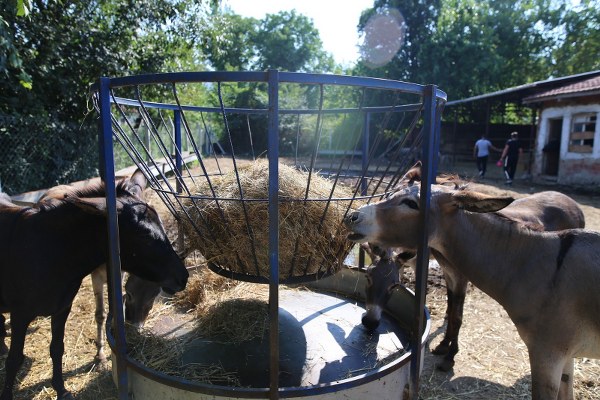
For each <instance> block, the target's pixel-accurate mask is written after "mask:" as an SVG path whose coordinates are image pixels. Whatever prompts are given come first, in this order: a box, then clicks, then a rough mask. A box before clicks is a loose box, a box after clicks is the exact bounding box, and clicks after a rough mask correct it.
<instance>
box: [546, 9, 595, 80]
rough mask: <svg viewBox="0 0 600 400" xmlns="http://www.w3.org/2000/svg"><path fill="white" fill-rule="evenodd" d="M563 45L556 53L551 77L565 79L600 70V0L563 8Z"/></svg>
mask: <svg viewBox="0 0 600 400" xmlns="http://www.w3.org/2000/svg"><path fill="white" fill-rule="evenodd" d="M560 12H561V14H562V15H561V19H560V20H561V25H560V27H561V28H562V29H561V30H560V31H559V32H558V33H557V36H558V37H557V40H558V42H559V43H560V45H559V46H557V47H555V49H554V51H553V52H552V65H551V70H550V75H552V76H564V75H571V74H576V73H580V72H585V71H593V70H598V69H600V57H598V55H599V54H600V1H598V0H583V1H581V2H580V4H579V5H578V6H576V7H574V8H568V7H566V6H565V5H564V4H563V6H562V7H561V8H560Z"/></svg>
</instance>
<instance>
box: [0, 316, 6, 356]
mask: <svg viewBox="0 0 600 400" xmlns="http://www.w3.org/2000/svg"><path fill="white" fill-rule="evenodd" d="M5 338H6V318H5V317H4V314H2V313H0V355H4V354H6V353H8V347H6V343H4V339H5Z"/></svg>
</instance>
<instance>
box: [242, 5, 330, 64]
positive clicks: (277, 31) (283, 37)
mask: <svg viewBox="0 0 600 400" xmlns="http://www.w3.org/2000/svg"><path fill="white" fill-rule="evenodd" d="M253 39H254V41H255V46H256V53H257V54H256V55H257V62H256V67H257V68H258V69H260V70H266V69H269V68H275V69H280V70H283V71H292V72H318V71H321V72H322V71H325V70H327V69H330V68H332V67H333V64H332V59H331V56H329V55H327V54H326V53H325V52H324V51H323V49H322V48H323V43H322V42H321V39H320V37H319V32H318V30H317V29H316V28H315V27H314V25H313V24H312V21H311V20H310V19H309V18H308V17H306V16H304V15H301V14H297V13H296V11H294V10H292V11H290V12H287V11H282V12H279V13H278V14H267V16H266V17H265V19H263V20H262V21H260V24H259V27H258V30H257V32H256V34H255V35H254V38H253Z"/></svg>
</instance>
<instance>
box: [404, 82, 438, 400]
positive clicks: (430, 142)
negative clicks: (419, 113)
mask: <svg viewBox="0 0 600 400" xmlns="http://www.w3.org/2000/svg"><path fill="white" fill-rule="evenodd" d="M435 92H436V87H435V86H434V85H429V86H427V87H426V88H425V93H424V97H423V104H424V106H425V109H424V114H423V117H424V118H423V119H424V121H423V166H422V176H421V197H420V199H419V203H420V204H419V208H420V210H421V212H420V215H419V233H418V238H419V241H418V246H417V268H416V279H415V280H416V282H415V297H416V304H417V306H416V308H415V317H414V320H413V321H414V323H413V329H412V336H411V352H412V358H411V363H410V398H411V399H414V400H416V399H418V396H419V375H420V373H421V364H422V349H423V345H422V342H421V336H422V333H423V331H424V329H425V296H426V293H427V273H428V267H429V245H428V226H429V205H430V197H431V183H432V182H434V180H435V175H434V173H435V171H434V170H435V168H431V166H432V165H433V161H434V158H435V156H436V154H435V146H436V139H435V134H436V124H435V121H436V104H437V99H436V97H435V96H434V93H435Z"/></svg>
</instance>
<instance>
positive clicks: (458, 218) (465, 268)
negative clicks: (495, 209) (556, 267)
mask: <svg viewBox="0 0 600 400" xmlns="http://www.w3.org/2000/svg"><path fill="white" fill-rule="evenodd" d="M436 232H437V234H436V236H435V238H434V240H433V243H431V244H430V246H431V247H432V248H433V249H434V250H436V251H438V252H439V253H441V254H442V255H443V256H444V257H445V258H446V259H447V260H448V261H449V262H451V263H452V265H453V266H454V267H455V268H456V269H457V270H458V271H460V272H462V273H463V274H464V275H465V276H466V277H467V278H468V279H469V280H470V281H471V282H473V284H474V285H475V286H477V287H478V288H480V289H481V290H483V291H484V292H485V293H487V294H488V295H489V296H491V297H492V298H494V299H495V300H497V301H499V302H500V303H503V304H504V303H506V302H507V301H509V300H508V299H506V297H507V296H510V293H508V292H507V288H508V287H510V286H511V285H514V282H515V280H517V281H518V280H519V279H526V278H527V276H524V275H523V274H524V273H525V274H527V273H528V271H524V270H523V268H521V267H522V266H523V265H526V264H527V260H528V258H530V257H531V254H536V252H544V251H546V250H544V249H543V248H542V247H543V243H542V242H541V241H539V240H536V235H541V234H540V233H534V232H531V231H529V230H527V229H525V228H523V227H521V226H519V224H517V223H514V222H511V221H508V220H506V219H505V218H503V217H501V216H499V215H497V214H495V213H489V214H479V213H470V212H465V211H459V212H456V213H455V214H454V215H453V217H451V218H446V219H444V220H443V221H441V224H439V225H438V227H437V229H436Z"/></svg>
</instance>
